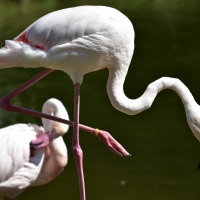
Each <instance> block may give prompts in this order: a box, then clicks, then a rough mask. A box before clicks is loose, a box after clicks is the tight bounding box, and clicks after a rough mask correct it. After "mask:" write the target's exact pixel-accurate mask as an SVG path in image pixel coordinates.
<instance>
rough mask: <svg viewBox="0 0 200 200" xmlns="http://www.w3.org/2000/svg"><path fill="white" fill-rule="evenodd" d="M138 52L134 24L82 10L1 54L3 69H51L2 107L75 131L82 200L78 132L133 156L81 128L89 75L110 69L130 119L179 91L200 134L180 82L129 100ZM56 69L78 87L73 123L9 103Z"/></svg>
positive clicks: (35, 28) (34, 29)
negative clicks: (166, 92)
mask: <svg viewBox="0 0 200 200" xmlns="http://www.w3.org/2000/svg"><path fill="white" fill-rule="evenodd" d="M133 50H134V30H133V26H132V23H131V22H130V20H129V19H128V18H127V17H126V16H125V15H123V14H122V13H121V12H119V11H117V10H116V9H113V8H109V7H104V6H80V7H75V8H68V9H63V10H59V11H55V12H52V13H50V14H48V15H45V16H43V17H42V18H40V19H38V20H37V21H36V22H34V23H33V24H31V25H30V26H29V27H28V28H27V29H25V30H24V31H23V32H22V33H21V34H20V35H18V36H17V37H16V38H15V39H14V40H9V41H8V40H7V41H6V46H5V47H4V48H2V49H0V68H9V67H14V66H21V67H29V68H36V67H40V66H42V67H45V68H47V69H46V70H44V71H43V72H41V73H40V74H38V75H37V76H35V77H34V78H33V79H31V80H29V81H28V82H26V83H25V84H23V85H22V86H21V87H19V88H17V89H16V90H14V91H13V92H11V93H10V94H8V95H7V96H6V97H4V98H3V99H2V100H1V102H0V106H1V107H2V108H4V109H5V110H7V111H14V112H20V113H26V114H30V115H34V116H38V117H44V118H48V119H52V120H56V121H59V122H63V123H67V124H69V125H71V126H73V142H72V149H73V154H74V157H75V160H76V165H77V170H78V176H79V185H80V189H81V192H80V195H81V200H85V185H84V177H83V170H82V158H83V155H82V150H81V148H80V144H79V128H81V129H82V130H85V131H88V132H91V133H93V134H95V135H97V136H98V137H100V138H101V139H102V140H103V141H104V143H105V144H106V145H107V146H108V147H109V148H110V149H111V150H112V151H114V152H115V153H117V154H121V155H129V154H128V152H126V151H125V150H123V149H122V147H121V146H120V145H119V144H118V143H117V142H116V141H114V140H112V139H111V136H110V135H109V134H108V133H107V132H105V131H102V130H98V129H93V128H90V127H87V126H84V125H81V124H79V105H80V85H81V83H82V81H83V76H84V74H86V73H89V72H92V71H96V70H100V69H104V68H108V70H109V77H108V82H107V93H108V96H109V98H110V101H111V103H112V105H113V106H114V107H115V108H116V109H118V110H119V111H121V112H124V113H126V114H129V115H135V114H137V113H139V112H142V111H144V110H145V109H148V108H149V107H150V106H151V104H152V102H153V101H154V99H155V97H156V95H157V93H158V92H160V91H161V90H163V89H166V88H170V89H173V90H175V91H176V92H177V93H178V94H179V96H180V97H181V99H182V101H183V103H184V106H185V109H186V114H187V118H188V122H189V124H190V127H191V129H192V131H193V132H194V134H195V135H196V136H197V135H199V132H198V131H197V130H196V129H195V126H196V124H198V123H199V122H197V121H198V120H197V121H195V119H196V118H195V117H194V116H195V115H196V114H197V112H196V111H195V110H194V109H193V108H194V107H195V108H196V107H198V106H196V105H197V104H196V103H194V100H193V97H192V95H191V94H190V92H189V91H188V89H187V88H186V87H185V86H184V85H183V84H182V83H181V82H180V81H178V80H177V79H171V78H162V79H159V80H157V81H155V82H153V83H151V84H150V85H149V86H148V87H147V90H146V91H145V92H144V94H143V95H142V96H141V97H140V98H138V99H134V100H132V99H129V98H127V97H126V96H125V94H124V91H123V84H124V81H125V77H126V74H127V71H128V67H129V65H130V62H131V58H132V55H133ZM53 70H62V71H64V72H65V73H67V74H68V75H69V76H70V78H71V79H72V81H73V83H74V122H69V121H66V120H62V119H58V118H55V117H52V116H49V115H45V114H41V113H38V112H36V111H31V110H28V109H24V108H19V107H16V106H14V105H12V104H10V100H11V99H12V98H13V97H14V96H16V95H17V94H19V93H20V92H22V91H24V90H25V89H26V88H28V87H29V86H30V85H32V84H34V83H35V82H37V81H38V80H40V79H41V78H43V77H44V76H46V75H47V74H49V73H51V72H52V71H53ZM97 81H98V80H97ZM191 105H192V106H191ZM193 105H195V106H193ZM197 116H198V115H197ZM194 122H195V123H194ZM194 125H195V126H194ZM198 126H199V125H198ZM196 132H197V133H196Z"/></svg>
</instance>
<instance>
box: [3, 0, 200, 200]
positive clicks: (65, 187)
mask: <svg viewBox="0 0 200 200" xmlns="http://www.w3.org/2000/svg"><path fill="white" fill-rule="evenodd" d="M80 5H105V6H111V7H114V8H116V9H119V10H120V11H121V12H123V13H124V14H125V15H127V17H128V18H129V19H130V20H131V21H132V23H133V26H134V29H135V33H136V39H135V52H134V56H133V59H132V63H131V66H130V68H129V72H128V75H127V78H126V81H125V84H124V90H125V94H126V95H127V96H128V97H129V98H137V97H139V96H140V95H141V94H142V93H143V92H144V90H145V89H146V87H147V85H148V84H149V83H150V82H152V81H154V80H156V79H158V78H160V77H162V76H170V77H176V78H179V79H181V80H182V81H183V82H184V83H185V84H186V85H187V86H188V88H189V89H190V90H191V92H192V94H193V95H194V97H195V99H196V100H197V102H200V93H199V87H198V85H199V73H200V67H199V66H200V57H199V55H198V53H199V52H200V45H199V44H200V37H199V35H200V24H199V23H200V12H199V8H200V1H197V0H196V1H189V0H168V1H164V0H139V1H136V0H106V1H105V0H96V1H95V2H94V1H92V0H74V1H64V0H63V1H62V0H43V1H41V0H34V1H33V0H0V13H1V16H0V44H1V46H2V47H3V46H4V41H5V40H7V39H8V40H9V39H12V38H14V37H16V36H17V35H18V34H20V33H21V32H22V31H23V30H24V29H25V28H26V27H27V26H29V25H30V24H31V23H32V22H34V21H35V20H36V19H38V18H39V17H41V16H43V15H44V14H47V13H49V12H51V11H54V10H57V9H63V8H67V7H73V6H80ZM41 70H42V69H23V68H12V69H4V70H1V71H0V97H3V96H4V95H6V94H7V93H9V92H10V91H12V90H13V89H14V88H16V87H17V86H19V85H20V84H22V83H23V82H25V81H26V80H28V79H29V78H31V77H32V76H33V75H35V74H37V73H38V72H40V71H41ZM107 77H108V72H107V70H102V71H98V72H93V73H91V74H88V75H85V77H84V82H83V84H82V86H81V87H82V88H81V123H82V124H86V125H90V126H93V127H97V126H98V127H99V128H101V129H105V130H107V131H109V132H111V134H112V135H113V136H114V137H116V139H117V140H119V142H120V143H122V144H123V145H124V146H125V147H126V148H127V150H129V151H130V153H131V154H132V158H123V159H122V158H118V157H116V156H114V155H112V154H111V153H109V152H108V151H107V149H105V148H104V147H102V144H101V143H100V142H99V141H98V140H96V139H95V138H94V137H91V136H90V135H88V134H85V133H84V134H83V132H81V144H82V147H83V149H84V152H85V153H84V165H85V176H86V177H85V178H86V193H87V197H88V199H104V200H106V199H109V200H112V199H113V200H118V199H123V200H132V199H136V200H138V199H140V200H141V199H153V200H155V199H162V200H165V199H166V200H168V199H170V200H177V198H183V199H190V200H197V199H199V197H200V194H199V189H198V186H199V184H200V177H199V176H200V175H199V174H197V172H196V171H195V170H196V165H197V164H198V161H199V153H198V151H199V146H198V145H199V144H198V142H197V141H196V140H195V138H194V137H193V136H192V133H191V131H190V129H189V127H188V125H187V122H186V119H185V113H184V108H183V106H182V103H181V101H180V99H179V97H178V96H177V95H176V94H175V93H173V92H172V91H164V92H162V93H161V94H159V95H158V97H157V98H156V100H155V102H154V104H153V105H152V107H151V108H150V109H149V110H148V111H145V112H143V113H141V114H139V115H136V116H127V115H125V114H123V113H120V112H118V111H116V110H115V109H114V108H113V107H112V106H111V104H110V102H109V99H108V97H107V94H106V81H107ZM50 97H55V98H58V99H60V100H61V101H62V102H63V103H64V105H66V107H67V109H68V111H69V114H70V117H71V118H72V114H73V84H72V81H71V80H70V78H69V77H68V76H67V75H66V74H64V73H63V72H59V71H58V72H53V73H52V74H50V75H49V76H47V77H45V78H44V79H43V80H41V81H39V82H38V83H37V84H35V85H33V86H32V87H31V88H30V89H28V90H26V91H24V92H23V93H22V94H20V95H19V96H18V97H16V98H14V99H13V103H14V104H15V105H18V106H23V107H27V108H31V109H35V110H40V109H41V106H42V104H43V102H44V101H45V100H46V99H48V98H50ZM0 119H1V120H0V127H4V126H7V125H10V124H14V123H19V122H24V123H28V122H31V123H40V119H36V118H34V117H30V116H25V115H20V114H16V113H7V112H5V111H3V110H2V109H1V112H0ZM65 140H66V143H67V145H68V146H70V145H71V142H70V141H71V130H70V132H69V134H68V135H67V136H66V137H65ZM69 160H70V162H69V165H68V166H67V168H66V170H65V171H64V173H63V174H62V175H61V176H60V177H59V178H58V179H56V180H55V181H53V182H51V183H49V184H47V185H45V186H43V187H40V188H37V189H36V188H31V189H29V190H27V191H26V192H25V193H24V194H22V195H21V196H20V197H19V199H27V198H28V199H30V200H31V199H35V198H37V197H36V195H37V194H36V193H33V191H38V192H39V193H38V198H40V199H42V198H47V196H46V195H47V194H48V199H49V200H50V199H55V198H56V199H64V198H66V197H67V198H69V199H78V198H79V193H78V183H77V179H76V177H75V175H74V174H75V173H76V169H75V165H74V163H73V162H71V160H72V155H71V152H70V151H69ZM122 180H123V181H125V183H126V184H125V185H121V184H120V183H121V182H120V181H122ZM49 188H50V189H49ZM51 188H52V189H51ZM32 194H33V195H32Z"/></svg>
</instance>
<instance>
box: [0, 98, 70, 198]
mask: <svg viewBox="0 0 200 200" xmlns="http://www.w3.org/2000/svg"><path fill="white" fill-rule="evenodd" d="M42 112H44V113H47V114H50V115H54V116H59V117H62V118H63V119H69V117H68V113H67V111H66V109H65V107H64V106H63V104H62V103H61V102H60V101H58V100H57V99H49V100H48V101H46V102H45V103H44V105H43V109H42ZM42 122H43V127H41V126H37V125H35V124H15V125H12V126H8V127H6V128H2V129H0V160H1V162H0V199H1V196H7V197H8V198H9V199H10V200H14V199H15V197H16V196H17V195H18V194H20V193H21V192H23V191H24V190H25V189H26V188H27V187H29V186H38V185H43V184H45V183H47V182H49V181H51V180H52V179H54V178H56V177H57V176H58V175H59V174H60V173H61V172H62V171H63V169H64V167H65V166H66V164H67V160H68V157H67V149H66V146H65V143H64V141H63V139H62V137H61V136H63V135H64V134H65V133H66V132H67V130H68V127H69V126H68V125H66V124H63V123H58V122H54V121H51V120H47V119H42ZM46 135H47V138H48V137H50V138H51V140H52V141H51V142H50V143H49V144H46V145H45V146H43V147H42V146H41V143H42V142H44V140H45V137H46ZM31 141H32V142H31ZM30 144H31V149H30Z"/></svg>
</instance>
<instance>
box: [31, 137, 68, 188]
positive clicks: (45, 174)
mask: <svg viewBox="0 0 200 200" xmlns="http://www.w3.org/2000/svg"><path fill="white" fill-rule="evenodd" d="M67 161H68V156H67V148H66V146H65V143H64V141H63V138H62V137H58V138H56V139H54V140H53V141H52V142H50V143H49V145H48V146H47V147H46V148H45V157H44V162H43V166H42V169H41V172H40V174H39V176H38V178H37V180H36V181H35V183H34V184H33V186H37V185H43V184H45V183H48V182H49V181H51V180H52V179H54V178H55V177H56V176H58V175H59V174H60V173H61V172H62V171H63V169H64V167H65V166H66V164H67Z"/></svg>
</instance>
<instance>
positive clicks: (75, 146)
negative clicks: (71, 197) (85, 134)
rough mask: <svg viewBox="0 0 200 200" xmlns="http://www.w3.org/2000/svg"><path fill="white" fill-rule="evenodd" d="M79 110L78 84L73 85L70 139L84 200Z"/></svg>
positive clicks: (81, 194)
mask: <svg viewBox="0 0 200 200" xmlns="http://www.w3.org/2000/svg"><path fill="white" fill-rule="evenodd" d="M79 110H80V84H79V83H76V84H75V85H74V127H73V138H72V152H73V155H74V159H75V162H76V168H77V172H78V180H79V188H80V197H81V200H85V181H84V174H83V151H82V149H81V147H80V144H79Z"/></svg>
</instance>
